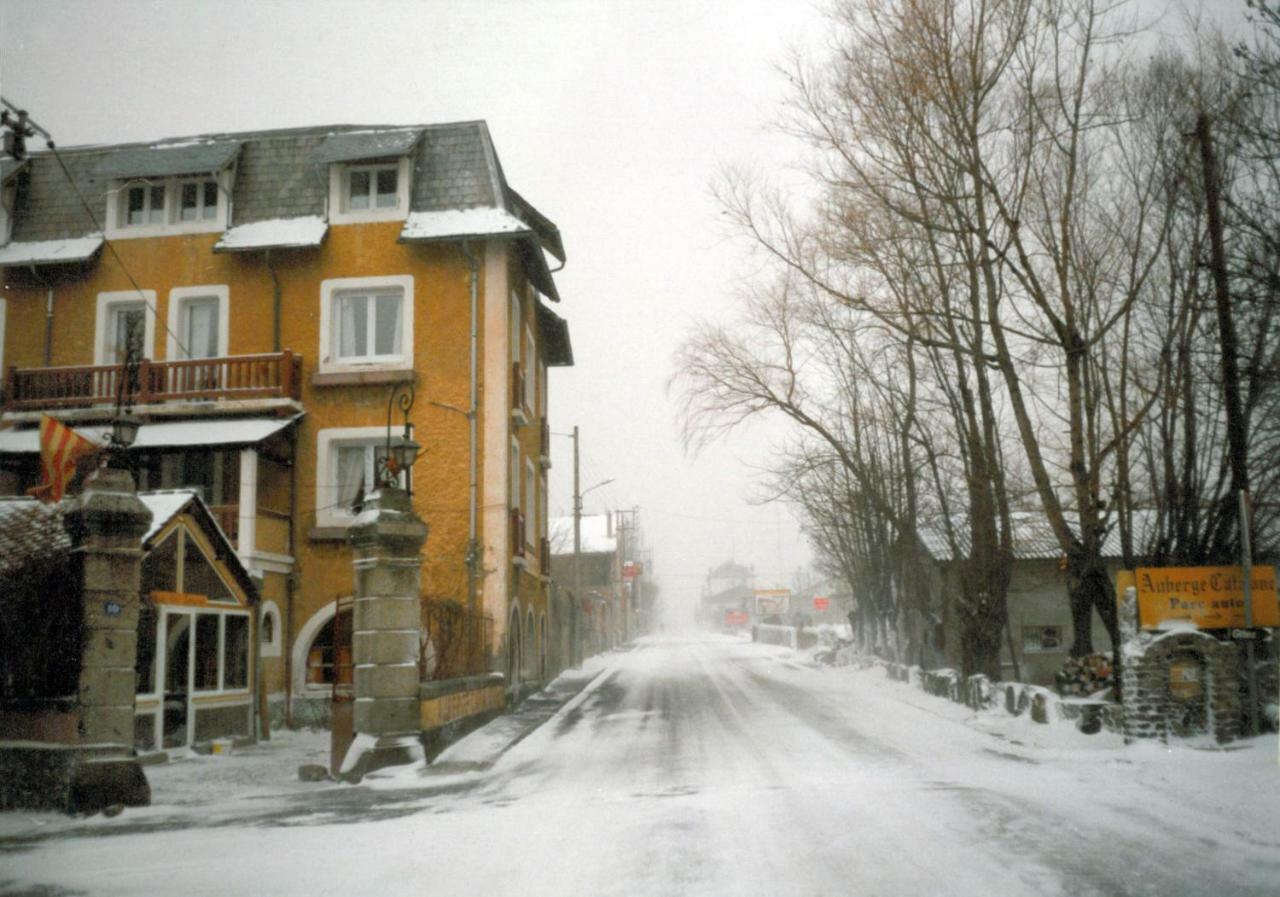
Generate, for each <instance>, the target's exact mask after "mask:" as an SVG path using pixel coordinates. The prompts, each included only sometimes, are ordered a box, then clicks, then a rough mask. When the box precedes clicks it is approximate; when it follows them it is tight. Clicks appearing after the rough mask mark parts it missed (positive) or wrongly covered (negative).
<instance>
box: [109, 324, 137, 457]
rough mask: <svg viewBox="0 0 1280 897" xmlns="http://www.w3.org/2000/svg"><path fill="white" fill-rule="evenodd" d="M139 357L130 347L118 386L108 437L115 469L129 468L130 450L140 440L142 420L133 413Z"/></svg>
mask: <svg viewBox="0 0 1280 897" xmlns="http://www.w3.org/2000/svg"><path fill="white" fill-rule="evenodd" d="M138 366H139V361H138V355H137V353H136V352H135V351H134V349H133V346H132V345H130V346H129V348H128V350H127V354H126V356H125V360H124V365H123V367H122V369H121V371H120V380H119V382H118V383H117V385H116V413H115V416H114V417H112V418H111V434H110V435H109V436H108V437H107V449H108V451H109V452H110V456H109V457H110V463H111V465H112V466H113V467H121V468H126V469H127V468H128V467H129V464H128V460H127V458H128V455H127V453H128V451H129V448H130V447H131V446H132V445H133V444H134V443H135V442H136V441H137V439H138V428H139V427H141V426H142V419H141V418H140V417H138V416H137V415H135V414H134V413H133V390H134V387H135V385H136V384H137V380H138Z"/></svg>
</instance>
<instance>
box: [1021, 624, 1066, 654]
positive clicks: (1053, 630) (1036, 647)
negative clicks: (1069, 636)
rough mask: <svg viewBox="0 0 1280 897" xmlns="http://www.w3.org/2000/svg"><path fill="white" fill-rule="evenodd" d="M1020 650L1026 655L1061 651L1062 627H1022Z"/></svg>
mask: <svg viewBox="0 0 1280 897" xmlns="http://www.w3.org/2000/svg"><path fill="white" fill-rule="evenodd" d="M1022 650H1023V651H1025V652H1026V653H1028V654H1037V653H1046V652H1056V651H1062V650H1063V647H1062V627H1061V626H1023V627H1022Z"/></svg>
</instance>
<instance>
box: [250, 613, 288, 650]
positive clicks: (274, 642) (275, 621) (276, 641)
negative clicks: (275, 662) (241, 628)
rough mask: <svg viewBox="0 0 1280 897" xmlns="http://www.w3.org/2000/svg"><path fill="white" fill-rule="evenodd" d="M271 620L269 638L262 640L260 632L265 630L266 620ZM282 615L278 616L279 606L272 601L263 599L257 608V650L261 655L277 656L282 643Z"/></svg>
mask: <svg viewBox="0 0 1280 897" xmlns="http://www.w3.org/2000/svg"><path fill="white" fill-rule="evenodd" d="M268 619H270V620H271V638H270V640H268V641H263V640H262V633H264V632H266V629H267V620H268ZM282 619H283V618H282V617H281V616H280V606H279V605H277V604H276V603H275V602H274V601H264V602H262V606H261V607H260V608H259V610H258V631H257V633H256V634H257V636H258V643H259V645H260V648H259V652H260V655H261V656H262V657H279V656H280V647H281V645H282V644H283V643H284V638H283V630H282V629H281V628H280V626H281V621H282Z"/></svg>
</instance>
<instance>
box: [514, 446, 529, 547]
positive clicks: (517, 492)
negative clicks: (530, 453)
mask: <svg viewBox="0 0 1280 897" xmlns="http://www.w3.org/2000/svg"><path fill="white" fill-rule="evenodd" d="M510 474H511V507H512V508H513V509H515V510H517V511H518V510H520V483H521V476H520V442H519V441H518V440H517V439H516V438H515V437H514V436H513V437H512V438H511V470H510ZM525 525H526V527H527V526H528V523H527V521H526V523H525Z"/></svg>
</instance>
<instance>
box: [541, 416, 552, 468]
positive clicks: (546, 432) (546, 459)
mask: <svg viewBox="0 0 1280 897" xmlns="http://www.w3.org/2000/svg"><path fill="white" fill-rule="evenodd" d="M539 430H540V432H539V433H538V464H540V465H541V466H542V469H543V470H550V469H551V424H549V423H548V422H547V419H546V418H545V417H544V418H542V426H541V427H540V428H539Z"/></svg>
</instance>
